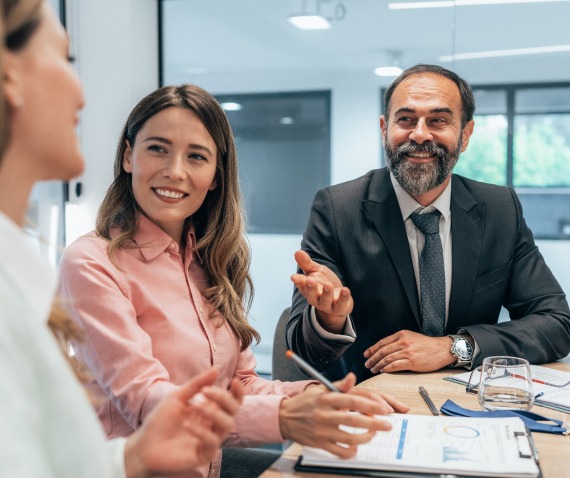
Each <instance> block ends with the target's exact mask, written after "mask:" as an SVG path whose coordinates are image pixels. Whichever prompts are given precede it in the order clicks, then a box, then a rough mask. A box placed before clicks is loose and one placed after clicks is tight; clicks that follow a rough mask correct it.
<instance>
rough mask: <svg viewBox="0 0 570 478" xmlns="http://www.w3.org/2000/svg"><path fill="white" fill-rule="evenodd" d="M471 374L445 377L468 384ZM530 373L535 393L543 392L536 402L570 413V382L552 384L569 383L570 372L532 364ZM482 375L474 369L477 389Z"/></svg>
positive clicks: (473, 377) (473, 381) (473, 379)
mask: <svg viewBox="0 0 570 478" xmlns="http://www.w3.org/2000/svg"><path fill="white" fill-rule="evenodd" d="M470 375H471V372H465V373H460V374H458V375H451V376H449V377H445V380H449V381H450V382H455V383H460V384H462V385H465V386H467V383H468V382H469V376H470ZM530 375H531V377H532V382H533V383H532V386H533V388H534V393H535V395H537V394H539V393H542V396H541V397H540V398H537V399H536V400H535V402H534V403H536V404H537V405H541V406H543V407H548V408H552V409H554V410H558V411H561V412H565V413H570V384H569V385H566V386H565V387H562V388H559V387H553V386H552V385H551V384H555V385H562V384H565V383H568V382H569V381H570V373H569V372H563V371H561V370H554V369H551V368H548V367H541V366H539V365H531V366H530ZM480 377H481V372H479V371H478V370H474V371H473V376H472V377H471V385H472V386H473V385H475V387H476V389H478V387H479V378H480Z"/></svg>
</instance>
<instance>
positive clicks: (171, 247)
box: [168, 242, 174, 250]
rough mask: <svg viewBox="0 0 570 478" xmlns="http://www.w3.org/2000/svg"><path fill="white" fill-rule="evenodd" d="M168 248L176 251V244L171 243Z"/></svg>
mask: <svg viewBox="0 0 570 478" xmlns="http://www.w3.org/2000/svg"><path fill="white" fill-rule="evenodd" d="M168 248H169V249H171V250H172V249H174V244H173V243H172V242H171V243H170V244H168Z"/></svg>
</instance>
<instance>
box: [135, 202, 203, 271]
mask: <svg viewBox="0 0 570 478" xmlns="http://www.w3.org/2000/svg"><path fill="white" fill-rule="evenodd" d="M133 240H134V242H135V243H136V244H137V246H139V247H140V248H141V249H140V251H141V254H142V256H143V257H144V259H145V260H146V261H151V260H153V259H155V258H156V257H158V256H159V255H160V254H162V253H163V252H170V253H178V252H179V247H180V246H179V245H178V244H177V243H176V241H175V240H174V239H172V237H170V236H169V235H168V234H166V232H164V231H163V230H162V229H161V228H160V227H159V226H157V225H156V224H155V223H154V222H152V221H151V220H150V219H149V218H148V217H146V216H145V215H144V214H140V213H139V214H138V216H137V230H136V232H135V234H134V236H133ZM195 245H196V234H195V233H194V228H193V227H190V230H189V231H188V235H187V236H186V255H187V256H188V254H189V253H191V252H192V249H194V246H195ZM188 257H189V256H188Z"/></svg>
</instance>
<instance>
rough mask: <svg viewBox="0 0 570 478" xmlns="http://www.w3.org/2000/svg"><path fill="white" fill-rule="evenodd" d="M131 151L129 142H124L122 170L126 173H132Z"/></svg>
mask: <svg viewBox="0 0 570 478" xmlns="http://www.w3.org/2000/svg"><path fill="white" fill-rule="evenodd" d="M132 160H133V149H132V148H131V144H130V143H129V140H128V139H126V140H125V151H124V152H123V169H124V170H125V171H126V172H127V173H132V172H133V161H132Z"/></svg>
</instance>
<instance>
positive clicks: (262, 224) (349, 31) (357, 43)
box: [159, 0, 570, 373]
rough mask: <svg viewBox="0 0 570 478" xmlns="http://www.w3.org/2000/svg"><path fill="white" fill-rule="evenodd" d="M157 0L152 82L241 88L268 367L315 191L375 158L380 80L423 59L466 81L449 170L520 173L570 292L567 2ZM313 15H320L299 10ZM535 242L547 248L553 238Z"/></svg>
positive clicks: (240, 129)
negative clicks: (313, 20)
mask: <svg viewBox="0 0 570 478" xmlns="http://www.w3.org/2000/svg"><path fill="white" fill-rule="evenodd" d="M159 3H160V4H159V17H160V32H161V34H160V46H161V48H160V56H161V58H160V63H161V83H162V84H176V83H186V82H187V83H196V84H198V85H200V86H202V87H204V88H206V89H207V90H209V91H211V92H212V93H214V94H215V95H216V96H217V97H218V98H219V99H220V101H222V102H227V103H238V104H240V105H241V104H242V102H243V108H242V109H238V110H236V109H234V110H231V108H232V106H231V105H229V106H227V108H228V116H229V118H230V122H231V123H232V126H233V127H234V129H235V132H236V136H237V137H238V141H237V145H238V156H239V160H240V163H241V167H240V175H241V178H240V179H241V182H242V187H243V189H244V193H245V197H246V205H247V209H248V216H249V240H250V243H251V247H252V253H253V263H252V269H251V272H252V276H253V279H254V283H255V286H256V297H255V300H254V305H253V308H252V311H251V321H252V323H253V325H254V326H255V327H256V328H257V329H258V330H259V331H260V333H261V335H262V342H261V344H260V345H258V346H257V347H256V349H255V351H256V356H257V357H258V362H259V367H258V369H259V371H260V372H267V373H269V372H270V369H271V367H270V363H271V361H270V356H271V349H272V341H273V331H274V329H275V324H276V321H277V319H278V317H279V316H280V314H281V312H282V310H283V309H284V308H285V307H287V306H288V305H290V298H291V293H292V285H291V284H290V281H289V276H290V275H291V273H293V272H294V271H295V262H294V260H293V253H294V251H295V250H296V249H297V248H298V247H299V244H300V240H301V234H302V231H303V225H304V224H305V222H306V220H307V217H308V203H309V202H310V199H309V198H311V197H312V196H313V195H314V193H315V192H316V191H317V190H318V189H320V188H321V187H323V186H325V185H326V184H335V183H339V182H342V181H346V180H350V179H352V178H355V177H357V176H360V175H362V174H364V173H366V172H367V171H368V170H370V169H373V168H376V167H379V166H381V165H382V164H383V159H382V153H381V138H380V132H379V126H378V118H379V116H380V114H381V111H382V101H381V92H382V91H383V89H385V88H386V87H387V86H388V85H389V83H390V81H391V80H392V79H393V78H394V74H396V73H397V71H398V69H401V68H407V67H410V66H412V65H414V64H417V63H435V64H439V65H441V66H444V67H446V68H449V69H452V70H454V71H456V72H457V73H458V74H460V75H461V76H462V77H464V78H465V79H466V80H468V81H469V82H470V83H471V84H472V86H473V87H474V90H475V95H476V101H477V111H476V126H475V132H474V134H473V136H472V139H471V142H470V145H469V148H468V150H467V151H466V152H465V153H464V155H462V157H461V158H460V160H459V164H458V166H457V169H456V172H457V173H459V174H464V175H466V176H469V177H472V178H474V179H479V180H482V181H487V182H492V183H496V184H504V185H509V186H512V187H514V188H516V190H517V193H518V194H519V196H520V198H521V201H522V203H523V207H524V208H525V216H526V217H527V220H528V222H529V224H530V226H531V227H532V228H533V230H534V231H535V234H536V236H537V237H538V238H548V239H557V240H558V239H562V240H561V241H560V240H559V241H556V244H557V246H559V247H557V251H558V254H560V252H561V251H563V256H564V259H562V262H564V260H566V261H567V262H568V264H567V266H568V267H566V266H563V268H562V269H559V270H562V271H564V272H563V273H562V274H559V275H558V279H559V280H560V282H561V283H562V285H563V288H565V289H567V292H570V291H569V290H568V289H569V288H570V277H569V274H568V273H567V272H566V271H568V270H570V243H567V242H566V241H565V240H564V239H567V238H568V237H570V209H569V208H568V207H567V204H568V199H570V198H569V197H568V194H569V192H570V170H569V168H570V166H569V164H570V161H568V160H569V159H570V158H569V157H568V156H569V155H570V105H569V101H570V100H569V98H570V94H569V93H570V37H568V33H567V32H568V30H567V25H566V21H567V19H568V18H570V2H567V1H556V2H554V1H541V2H539V1H536V2H530V3H529V2H524V3H523V2H521V3H509V4H506V3H504V4H503V3H501V2H499V1H489V0H481V1H480V2H469V5H465V2H462V1H461V0H456V1H454V0H450V1H446V2H431V1H428V0H424V1H419V2H407V1H386V0H342V1H340V0H314V1H309V0H281V1H279V2H267V1H266V0H233V1H232V2H227V1H225V0H209V1H208V2H203V1H201V0H162V1H161V2H159ZM308 16H313V17H319V18H320V20H319V18H317V20H319V21H320V22H321V26H323V25H324V27H326V28H322V29H300V28H298V27H297V26H295V24H294V23H293V21H295V22H302V21H307V20H309V19H308V18H307V17H308ZM293 17H297V18H293ZM380 68H383V69H382V70H380ZM386 69H388V71H386ZM378 74H388V75H391V76H379V75H378ZM288 95H292V96H288ZM295 95H297V96H299V97H300V98H302V101H301V102H300V103H296V102H297V99H295ZM313 95H316V97H318V96H319V95H325V96H323V98H324V97H326V98H328V100H329V103H328V104H326V105H321V106H314V107H313V110H312V112H311V113H310V117H311V120H314V122H313V123H312V127H303V126H300V127H295V125H301V124H302V123H297V121H298V118H299V121H300V118H301V116H298V117H297V116H296V114H297V113H295V111H296V112H299V111H301V110H303V108H305V107H304V106H303V104H302V102H303V101H308V102H312V101H314V100H313V99H312V96H313ZM264 101H268V103H266V104H265V106H261V109H260V110H257V111H254V112H252V110H251V109H250V106H251V105H254V104H257V105H258V106H259V105H263V104H264V103H263V102H264ZM246 103H247V105H248V106H246ZM234 108H235V105H234ZM265 110H267V111H265ZM248 111H249V113H248ZM269 111H271V113H272V114H273V115H274V117H275V119H274V120H273V122H270V121H266V120H265V118H266V115H267V114H268V112H269ZM292 111H294V112H292ZM317 112H318V115H317ZM248 114H249V119H246V117H247V115H248ZM317 116H318V119H317ZM256 118H257V120H258V121H257V122H256V121H255V119H256ZM287 122H289V124H286V123H287ZM287 127H288V128H290V129H289V130H286V129H285V128H287ZM295 128H296V131H297V133H298V134H299V135H300V136H295V134H293V132H294V131H295ZM288 142H290V143H288ZM323 158H324V159H323ZM271 185H275V187H272V186H271ZM300 198H302V199H300ZM272 199H273V201H272ZM276 202H277V204H278V206H276ZM289 206H291V207H289ZM279 207H281V208H282V209H279ZM260 218H261V219H260ZM539 242H540V244H539V246H540V248H541V250H543V254H545V255H546V256H547V261H548V259H549V258H548V254H549V250H550V249H549V248H552V245H551V244H554V242H553V241H539ZM556 261H557V263H560V260H559V259H557V260H556ZM549 263H550V262H549ZM555 273H556V271H555ZM566 285H568V287H567V286H566Z"/></svg>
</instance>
